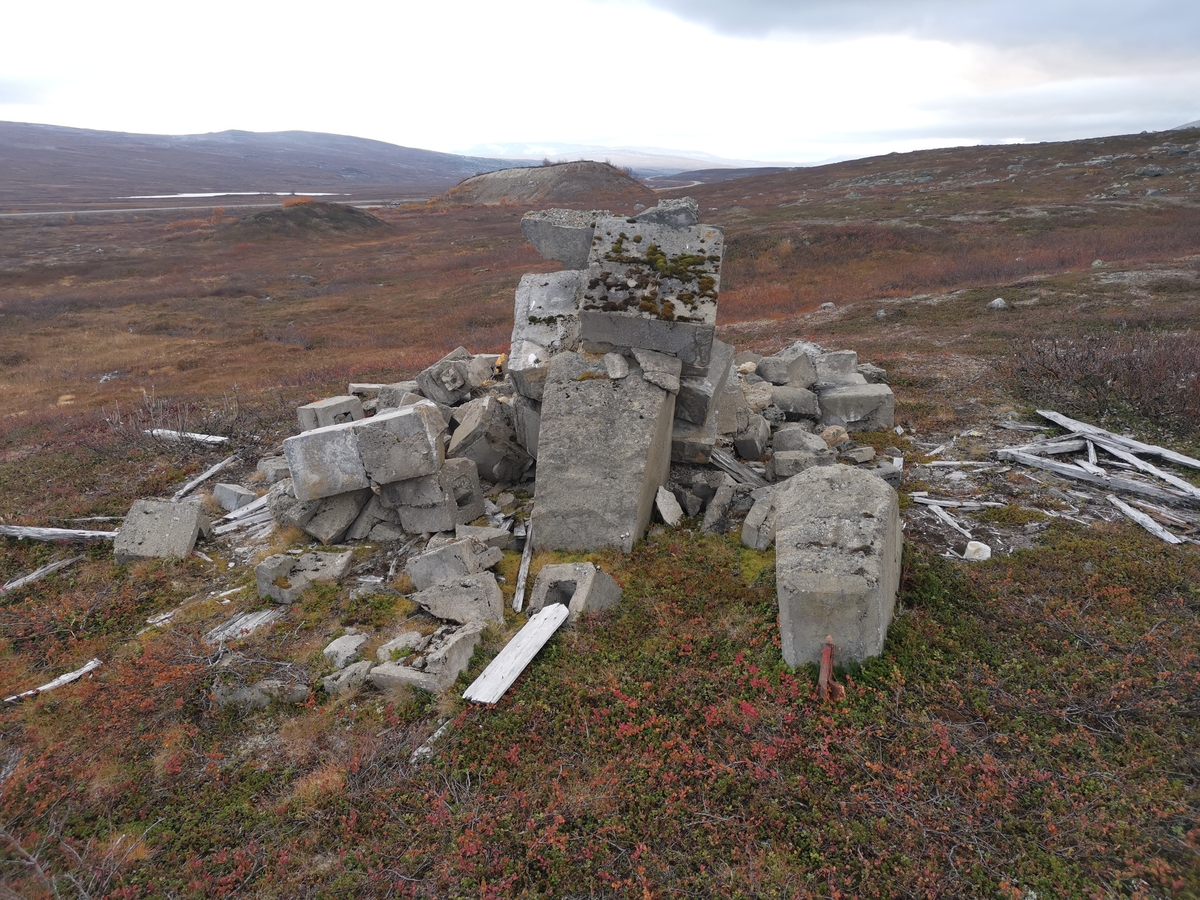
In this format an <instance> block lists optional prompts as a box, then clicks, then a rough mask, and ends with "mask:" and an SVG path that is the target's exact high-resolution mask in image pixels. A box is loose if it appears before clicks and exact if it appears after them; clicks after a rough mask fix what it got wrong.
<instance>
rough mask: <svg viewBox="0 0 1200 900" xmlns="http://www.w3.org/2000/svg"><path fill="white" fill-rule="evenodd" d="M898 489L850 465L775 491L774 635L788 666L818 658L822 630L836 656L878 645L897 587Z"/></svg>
mask: <svg viewBox="0 0 1200 900" xmlns="http://www.w3.org/2000/svg"><path fill="white" fill-rule="evenodd" d="M903 541H904V539H903V532H902V531H901V528H900V510H899V503H898V500H897V496H896V492H895V491H894V490H892V488H890V487H889V486H888V485H887V484H886V483H884V481H883V480H882V479H881V478H878V477H877V476H875V475H872V474H871V473H870V472H867V471H865V470H862V469H854V468H851V467H849V466H821V467H816V468H811V469H807V470H805V471H804V472H801V473H800V474H799V475H797V476H795V477H794V478H792V479H790V480H789V481H787V482H786V483H785V484H783V485H781V486H780V487H779V488H778V489H777V490H776V493H775V550H776V562H775V581H776V585H777V594H778V598H779V633H780V639H781V641H782V647H783V659H784V662H786V663H787V664H788V665H789V666H799V665H803V664H804V663H809V662H811V663H816V664H819V663H820V660H821V648H822V646H823V645H824V642H825V637H826V635H832V636H833V643H834V647H835V653H836V659H837V661H838V662H851V661H853V662H861V661H862V660H864V659H867V658H868V657H871V656H877V655H878V654H879V653H880V652H881V651H882V650H883V644H884V640H885V639H886V638H887V630H888V626H889V625H890V624H891V621H892V611H893V610H894V608H895V605H896V593H897V591H898V590H899V586H900V553H901V548H902V546H903Z"/></svg>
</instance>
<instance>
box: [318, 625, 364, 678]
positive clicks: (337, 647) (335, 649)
mask: <svg viewBox="0 0 1200 900" xmlns="http://www.w3.org/2000/svg"><path fill="white" fill-rule="evenodd" d="M366 642H367V636H366V635H365V634H361V633H360V632H358V631H354V630H353V629H349V630H347V632H346V633H345V634H343V635H342V636H341V637H340V638H335V639H334V640H332V641H330V642H329V644H328V645H327V646H326V647H325V649H324V650H322V651H321V655H322V656H324V657H325V658H326V659H327V660H329V661H330V662H331V663H333V668H334V669H335V670H337V669H344V668H346V666H348V665H350V663H352V662H354V660H355V659H356V658H357V657H358V651H359V650H360V649H361V648H362V645H363V644H365V643H366Z"/></svg>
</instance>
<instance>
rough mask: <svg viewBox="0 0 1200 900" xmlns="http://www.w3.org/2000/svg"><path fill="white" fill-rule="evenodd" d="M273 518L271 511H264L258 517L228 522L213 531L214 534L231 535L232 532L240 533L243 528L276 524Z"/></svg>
mask: <svg viewBox="0 0 1200 900" xmlns="http://www.w3.org/2000/svg"><path fill="white" fill-rule="evenodd" d="M274 521H275V520H274V519H272V518H271V512H270V510H263V511H262V512H261V513H259V514H258V515H254V516H249V517H247V518H245V519H239V520H238V521H236V522H226V523H225V524H224V525H218V526H216V527H215V528H214V529H213V534H217V535H221V534H229V533H230V532H231V531H239V530H241V529H243V528H254V527H255V526H256V525H264V524H266V523H267V522H274Z"/></svg>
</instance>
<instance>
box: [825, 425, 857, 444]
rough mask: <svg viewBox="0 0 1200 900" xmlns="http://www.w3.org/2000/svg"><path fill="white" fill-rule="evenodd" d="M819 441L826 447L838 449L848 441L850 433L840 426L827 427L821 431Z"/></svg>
mask: <svg viewBox="0 0 1200 900" xmlns="http://www.w3.org/2000/svg"><path fill="white" fill-rule="evenodd" d="M821 440H823V441H824V442H825V446H826V447H830V448H834V447H840V446H841V445H842V444H844V443H846V442H847V441H848V440H850V433H849V432H848V431H846V429H845V428H843V427H842V426H841V425H828V426H826V427H825V428H822V429H821Z"/></svg>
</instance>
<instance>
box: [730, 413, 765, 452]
mask: <svg viewBox="0 0 1200 900" xmlns="http://www.w3.org/2000/svg"><path fill="white" fill-rule="evenodd" d="M770 441H771V426H769V425H768V424H767V420H766V419H764V418H763V417H762V416H757V415H756V416H751V417H750V420H749V422H748V423H747V424H746V429H745V430H744V431H743V432H741V433H740V434H739V435H738V436H737V437H736V438H735V439H734V441H733V449H734V450H736V451H737V455H738V456H740V457H741V458H742V459H747V460H750V461H751V462H753V461H755V460H759V459H762V455H763V454H764V453H766V452H767V444H769V443H770Z"/></svg>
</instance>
